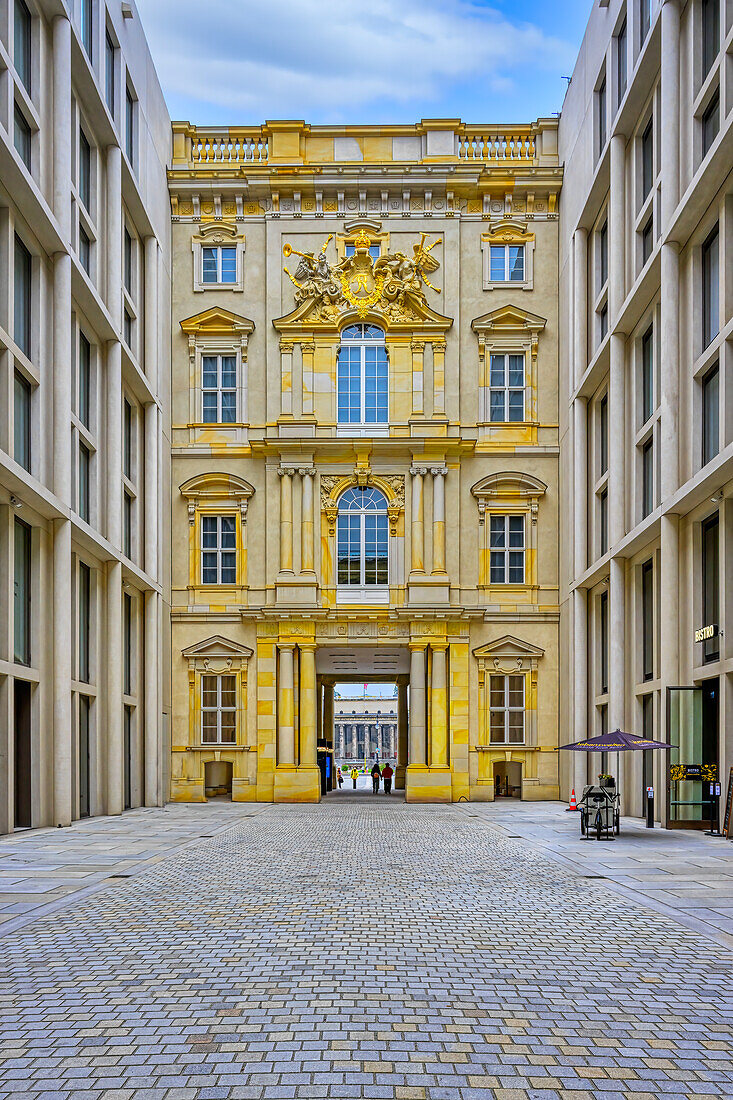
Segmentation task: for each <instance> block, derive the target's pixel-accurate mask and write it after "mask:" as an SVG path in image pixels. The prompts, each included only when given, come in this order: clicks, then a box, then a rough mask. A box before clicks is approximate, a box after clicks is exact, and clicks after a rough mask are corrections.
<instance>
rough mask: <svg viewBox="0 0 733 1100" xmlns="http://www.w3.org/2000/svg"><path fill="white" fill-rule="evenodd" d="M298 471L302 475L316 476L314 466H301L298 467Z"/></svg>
mask: <svg viewBox="0 0 733 1100" xmlns="http://www.w3.org/2000/svg"><path fill="white" fill-rule="evenodd" d="M293 472H295V471H293ZM297 473H299V474H300V476H301V477H315V476H316V470H315V467H314V466H299V467H298V469H297Z"/></svg>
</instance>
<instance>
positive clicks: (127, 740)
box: [122, 707, 132, 810]
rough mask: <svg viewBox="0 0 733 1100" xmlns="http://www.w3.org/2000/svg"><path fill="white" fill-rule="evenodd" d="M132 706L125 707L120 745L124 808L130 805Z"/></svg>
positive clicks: (128, 807) (127, 808)
mask: <svg viewBox="0 0 733 1100" xmlns="http://www.w3.org/2000/svg"><path fill="white" fill-rule="evenodd" d="M131 754H132V707H125V720H124V744H123V746H122V768H123V773H124V799H125V809H126V810H129V809H130V808H131V806H132V756H131Z"/></svg>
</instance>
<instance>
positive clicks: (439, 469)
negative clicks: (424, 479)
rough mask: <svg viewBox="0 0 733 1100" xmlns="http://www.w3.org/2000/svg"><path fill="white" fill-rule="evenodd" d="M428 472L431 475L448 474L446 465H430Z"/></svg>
mask: <svg viewBox="0 0 733 1100" xmlns="http://www.w3.org/2000/svg"><path fill="white" fill-rule="evenodd" d="M430 473H431V474H432V475H433V477H447V476H448V467H447V466H431V467H430Z"/></svg>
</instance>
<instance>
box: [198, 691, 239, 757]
mask: <svg viewBox="0 0 733 1100" xmlns="http://www.w3.org/2000/svg"><path fill="white" fill-rule="evenodd" d="M236 739H237V678H236V676H235V675H233V674H232V673H226V674H225V675H223V676H210V675H208V674H207V675H205V676H202V677H201V741H202V742H203V744H205V745H233V744H234V742H235V741H236Z"/></svg>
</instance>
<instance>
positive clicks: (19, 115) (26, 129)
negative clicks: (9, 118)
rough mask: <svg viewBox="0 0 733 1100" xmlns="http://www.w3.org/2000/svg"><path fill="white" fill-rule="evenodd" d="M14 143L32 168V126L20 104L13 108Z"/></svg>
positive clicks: (20, 154) (28, 167)
mask: <svg viewBox="0 0 733 1100" xmlns="http://www.w3.org/2000/svg"><path fill="white" fill-rule="evenodd" d="M13 143H14V145H15V149H16V152H17V154H18V156H19V157H20V159H21V160H22V161H23V164H24V165H25V166H26V168H27V169H28V171H29V172H30V170H31V128H30V126H29V125H28V122H27V120H26V117H25V115H24V114H23V112H22V111H21V109H20V107H19V106H18V104H17V103H16V104H15V108H14V110H13Z"/></svg>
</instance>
